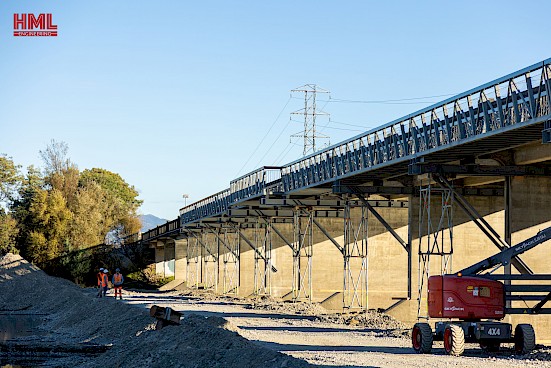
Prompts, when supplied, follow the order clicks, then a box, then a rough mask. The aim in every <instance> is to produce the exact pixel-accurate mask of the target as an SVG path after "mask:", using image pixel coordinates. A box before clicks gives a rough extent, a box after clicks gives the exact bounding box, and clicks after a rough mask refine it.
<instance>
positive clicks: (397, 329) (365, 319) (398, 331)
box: [316, 310, 411, 337]
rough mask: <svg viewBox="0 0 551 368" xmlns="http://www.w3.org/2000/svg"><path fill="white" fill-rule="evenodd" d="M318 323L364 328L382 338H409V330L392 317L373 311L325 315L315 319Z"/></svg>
mask: <svg viewBox="0 0 551 368" xmlns="http://www.w3.org/2000/svg"><path fill="white" fill-rule="evenodd" d="M316 320H318V321H322V322H330V323H337V324H341V325H348V326H358V327H365V328H367V329H371V330H373V332H375V333H376V335H377V336H382V337H409V336H410V334H411V332H410V330H411V329H410V328H409V327H408V326H407V325H405V324H404V323H402V322H400V321H398V320H396V319H394V318H393V317H391V316H389V315H387V314H384V313H380V312H377V311H374V310H369V311H367V312H359V313H343V314H326V315H320V316H318V317H317V318H316Z"/></svg>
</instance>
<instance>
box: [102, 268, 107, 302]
mask: <svg viewBox="0 0 551 368" xmlns="http://www.w3.org/2000/svg"><path fill="white" fill-rule="evenodd" d="M108 273H109V270H107V268H106V269H104V270H103V275H102V276H101V294H102V295H101V296H100V298H101V297H102V296H105V295H106V294H107V287H108V286H109V275H108Z"/></svg>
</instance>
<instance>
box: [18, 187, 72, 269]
mask: <svg viewBox="0 0 551 368" xmlns="http://www.w3.org/2000/svg"><path fill="white" fill-rule="evenodd" d="M29 217H30V218H31V219H32V222H33V225H34V226H33V227H32V228H31V230H30V231H29V233H28V234H29V236H28V239H27V247H28V248H27V249H28V252H29V256H30V259H31V260H32V261H34V262H37V263H41V262H45V261H49V260H51V259H53V258H55V257H58V256H60V255H61V254H62V253H63V252H64V251H66V250H68V249H69V224H70V221H71V219H72V213H71V211H69V209H68V208H67V202H66V201H65V198H64V197H63V195H62V194H61V192H59V191H58V190H56V189H54V190H51V191H47V190H39V191H37V192H36V194H35V196H34V197H33V199H32V201H31V205H30V208H29Z"/></svg>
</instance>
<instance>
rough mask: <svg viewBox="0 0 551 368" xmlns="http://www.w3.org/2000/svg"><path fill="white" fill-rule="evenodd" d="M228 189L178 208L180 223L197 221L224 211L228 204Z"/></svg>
mask: <svg viewBox="0 0 551 368" xmlns="http://www.w3.org/2000/svg"><path fill="white" fill-rule="evenodd" d="M230 196H231V193H230V189H229V188H228V189H225V190H223V191H221V192H218V193H216V194H213V195H211V196H208V197H207V198H204V199H201V200H200V201H197V202H195V203H192V204H190V205H188V206H185V207H184V208H182V209H180V220H181V223H182V224H187V223H190V222H193V221H197V220H199V219H202V218H207V217H212V216H214V215H216V214H220V213H223V212H225V211H226V210H227V209H228V208H229V205H230Z"/></svg>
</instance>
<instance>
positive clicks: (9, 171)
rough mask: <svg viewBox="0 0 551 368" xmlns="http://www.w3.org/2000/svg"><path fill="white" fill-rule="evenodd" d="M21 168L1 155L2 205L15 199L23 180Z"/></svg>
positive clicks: (0, 196)
mask: <svg viewBox="0 0 551 368" xmlns="http://www.w3.org/2000/svg"><path fill="white" fill-rule="evenodd" d="M19 168H20V167H19V166H18V165H15V164H14V163H13V160H12V158H11V157H8V156H6V155H5V154H0V203H1V202H6V201H11V200H13V199H14V195H15V194H16V193H17V189H18V187H19V185H20V184H21V180H22V177H21V175H20V173H19Z"/></svg>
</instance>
